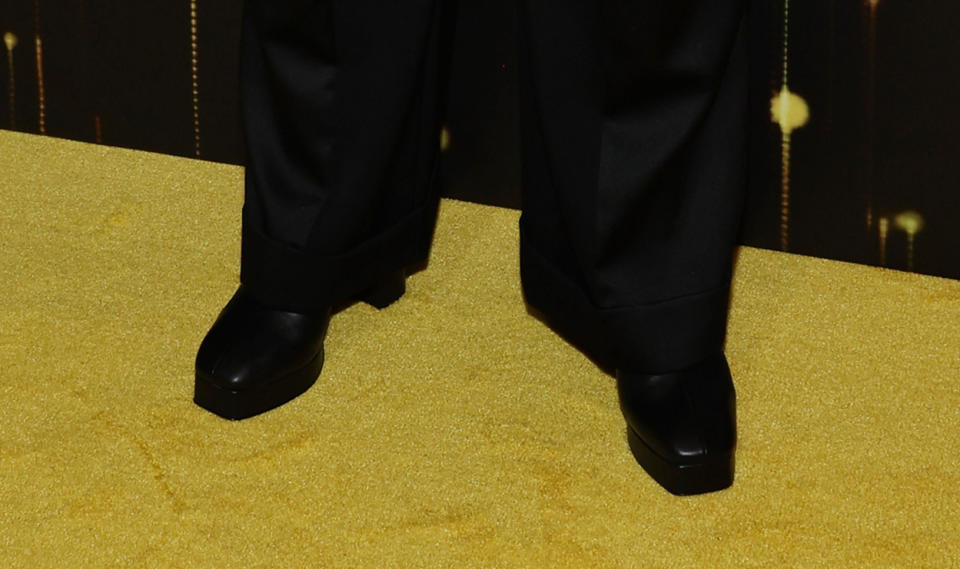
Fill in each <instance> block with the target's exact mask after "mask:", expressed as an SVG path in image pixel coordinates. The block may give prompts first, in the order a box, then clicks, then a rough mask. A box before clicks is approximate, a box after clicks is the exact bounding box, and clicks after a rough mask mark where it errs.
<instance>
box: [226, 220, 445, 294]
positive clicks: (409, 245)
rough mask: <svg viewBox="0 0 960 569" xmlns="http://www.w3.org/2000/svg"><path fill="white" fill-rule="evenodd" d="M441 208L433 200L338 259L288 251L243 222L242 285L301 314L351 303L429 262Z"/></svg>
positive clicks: (298, 251)
mask: <svg viewBox="0 0 960 569" xmlns="http://www.w3.org/2000/svg"><path fill="white" fill-rule="evenodd" d="M437 206H438V202H436V201H430V202H428V203H426V204H424V205H423V206H421V207H419V208H417V209H416V210H414V211H413V212H411V213H410V214H408V215H407V216H406V217H404V218H403V219H401V220H400V221H399V222H397V223H396V224H395V225H393V226H392V227H390V228H388V229H386V230H385V231H382V232H380V233H379V234H377V235H375V236H374V237H372V238H370V239H367V240H366V241H364V242H362V243H361V244H360V245H358V246H356V247H354V248H353V249H351V250H349V251H347V252H345V253H342V254H339V255H322V254H318V253H317V252H316V251H313V250H310V249H296V248H294V247H290V246H289V245H286V244H284V243H280V242H278V241H276V240H274V239H271V238H270V237H267V236H266V235H263V234H262V233H260V232H259V231H257V230H256V229H254V227H253V225H252V224H251V223H248V222H247V221H246V220H244V223H243V229H242V236H241V248H240V282H242V283H243V286H244V289H245V290H246V291H247V292H248V293H250V294H251V295H252V296H253V297H254V298H256V299H257V300H259V301H260V302H262V303H264V304H266V305H268V306H270V307H273V308H276V309H279V310H291V311H300V312H303V311H310V310H316V309H324V308H327V307H330V306H334V305H337V304H340V303H343V302H345V301H348V300H352V299H353V297H354V296H355V295H357V294H358V293H360V292H362V291H364V290H366V289H368V288H370V287H372V286H374V285H375V284H377V283H378V282H379V281H381V280H382V279H384V278H386V277H387V276H388V275H390V274H392V273H394V272H396V271H397V270H399V269H402V268H404V267H408V266H411V265H416V264H418V263H421V262H423V261H425V260H426V259H427V256H428V255H429V252H430V243H431V241H432V239H433V230H434V226H435V223H436V216H437Z"/></svg>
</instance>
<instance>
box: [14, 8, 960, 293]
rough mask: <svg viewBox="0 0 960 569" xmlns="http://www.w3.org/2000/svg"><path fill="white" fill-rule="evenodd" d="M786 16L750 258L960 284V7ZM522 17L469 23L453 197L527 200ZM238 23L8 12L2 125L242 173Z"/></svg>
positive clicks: (764, 135) (153, 11) (767, 55)
mask: <svg viewBox="0 0 960 569" xmlns="http://www.w3.org/2000/svg"><path fill="white" fill-rule="evenodd" d="M787 2H789V0H769V1H767V0H757V1H754V2H753V3H752V6H751V9H750V15H749V19H750V41H751V148H750V188H749V195H748V202H747V208H746V211H745V217H744V224H743V231H742V235H741V240H742V242H743V243H745V244H748V245H753V246H759V247H765V248H772V249H782V250H789V251H793V252H797V253H803V254H809V255H816V256H822V257H828V258H834V259H841V260H847V261H855V262H861V263H867V264H879V265H886V266H889V267H894V268H898V269H904V270H915V271H918V272H924V273H930V274H936V275H942V276H947V277H951V278H960V258H958V255H957V251H958V247H960V231H958V230H957V226H958V225H960V184H958V182H960V180H958V175H957V173H956V172H957V170H956V168H955V167H954V166H955V162H956V161H957V158H958V156H957V151H956V147H957V144H956V142H955V132H956V130H957V127H958V126H960V105H957V104H956V103H955V101H957V100H960V81H958V79H957V75H956V72H955V71H954V64H953V59H954V58H955V54H956V53H958V52H960V38H958V34H956V33H955V32H954V30H953V27H954V25H955V23H956V22H958V21H960V3H955V2H944V1H942V0H940V1H934V0H910V1H907V0H862V1H858V0H815V1H805V2H797V1H796V0H794V2H792V3H790V4H787ZM513 6H514V3H513V2H511V1H510V0H489V1H487V2H483V3H479V2H477V3H467V2H461V5H460V9H459V15H458V19H457V22H455V23H453V22H451V24H450V25H456V26H457V33H456V35H455V38H456V39H455V44H454V46H453V50H454V53H453V61H454V66H453V70H452V74H451V81H450V89H449V92H450V95H449V98H448V118H447V125H448V126H447V128H448V131H449V141H450V145H449V147H448V149H447V150H446V152H445V159H444V173H443V176H444V181H445V188H446V190H445V192H446V195H448V196H451V197H457V198H461V199H468V200H471V201H478V202H482V203H490V204H495V205H503V206H508V207H518V206H519V198H520V196H519V192H520V186H519V144H518V140H517V109H516V80H515V74H514V70H515V61H516V55H515V47H514V44H515V33H516V21H515V14H514V8H513ZM787 14H789V18H787ZM239 19H240V3H239V2H227V1H225V0H193V1H189V0H181V1H177V2H160V1H159V0H141V1H138V2H119V1H117V0H112V1H106V0H44V1H40V0H0V33H2V34H3V35H4V38H3V39H4V46H3V50H4V56H5V72H4V73H2V74H0V93H4V94H5V104H3V105H2V109H0V126H2V127H3V128H11V129H15V130H21V131H26V132H35V133H42V134H48V135H52V136H59V137H66V138H72V139H77V140H84V141H90V142H99V143H103V144H108V145H115V146H125V147H132V148H141V149H146V150H152V151H157V152H164V153H170V154H178V155H183V156H193V157H200V158H204V159H208V160H215V161H222V162H232V163H242V161H243V156H242V150H241V148H242V144H241V139H240V136H241V134H240V132H239V128H238V121H237V99H236V74H237V62H236V50H237V39H238V32H239ZM784 85H786V87H787V90H788V91H789V93H788V94H784V95H781V92H782V91H781V89H782V88H783V87H784ZM781 96H786V97H787V98H786V100H787V101H789V102H790V104H788V105H781V104H780V102H779V101H780V100H781V99H780V98H777V100H776V102H773V103H772V101H773V99H774V97H781ZM802 107H805V108H806V109H807V110H808V113H806V114H807V115H808V116H807V117H806V119H805V120H804V113H803V112H802V111H803V108H802ZM772 110H776V111H778V113H779V116H773V114H772Z"/></svg>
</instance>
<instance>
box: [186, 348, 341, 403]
mask: <svg viewBox="0 0 960 569" xmlns="http://www.w3.org/2000/svg"><path fill="white" fill-rule="evenodd" d="M322 368H323V349H322V348H321V350H320V352H318V353H317V355H316V356H314V358H313V359H312V360H310V361H309V362H307V364H306V365H304V366H303V367H301V368H300V369H296V370H294V371H292V372H290V373H288V374H286V375H284V376H283V377H281V378H279V379H277V380H276V381H272V382H270V383H267V384H264V385H258V386H257V387H256V388H255V389H245V390H242V391H233V390H230V389H224V388H223V387H220V386H218V385H217V384H216V383H214V382H213V381H211V380H210V379H209V378H208V377H206V374H204V373H201V372H198V373H197V374H196V381H195V382H194V388H193V402H194V403H196V404H197V405H199V406H200V407H203V408H204V409H206V410H207V411H210V412H211V413H215V414H217V415H220V416H221V417H223V418H224V419H233V420H239V419H246V418H247V417H252V416H254V415H259V414H260V413H263V412H264V411H269V410H270V409H273V408H274V407H279V406H280V405H283V404H284V403H286V402H287V401H290V400H291V399H293V398H294V397H296V396H298V395H300V394H301V393H303V392H304V391H306V390H308V389H310V387H311V386H313V384H314V383H316V381H317V378H318V377H319V376H320V370H321V369H322Z"/></svg>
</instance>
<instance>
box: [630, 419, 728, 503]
mask: <svg viewBox="0 0 960 569" xmlns="http://www.w3.org/2000/svg"><path fill="white" fill-rule="evenodd" d="M627 442H628V443H629V445H630V450H631V452H633V457H634V458H635V459H637V462H638V463H639V464H640V466H642V467H643V469H644V470H645V471H647V474H649V475H650V476H651V477H652V478H653V479H654V480H656V481H657V483H658V484H660V485H661V486H663V487H664V488H666V490H667V491H668V492H670V493H671V494H676V495H678V496H688V495H691V494H705V493H707V492H716V491H717V490H723V489H724V488H728V487H730V485H732V484H733V471H734V455H733V453H732V452H726V453H721V454H715V455H712V456H708V457H707V460H704V461H701V462H697V463H691V464H674V463H671V462H667V461H666V460H664V459H663V457H661V456H660V455H659V454H657V453H655V452H654V451H653V449H651V448H650V447H649V446H648V445H647V443H645V442H644V441H643V439H642V438H640V435H638V434H637V433H635V432H634V430H633V429H632V428H630V427H627Z"/></svg>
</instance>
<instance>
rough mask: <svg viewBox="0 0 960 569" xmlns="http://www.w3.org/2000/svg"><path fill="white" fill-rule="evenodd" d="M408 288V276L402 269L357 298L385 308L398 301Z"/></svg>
mask: <svg viewBox="0 0 960 569" xmlns="http://www.w3.org/2000/svg"><path fill="white" fill-rule="evenodd" d="M406 290H407V277H406V275H405V274H404V271H403V270H402V269H401V270H399V271H397V272H395V273H393V274H392V275H390V276H388V277H387V278H386V279H384V280H383V281H381V282H380V284H378V285H376V286H373V287H370V288H369V289H367V290H365V291H363V292H362V293H360V294H359V295H358V296H357V298H358V299H359V300H361V301H362V302H366V303H367V304H369V305H370V306H373V307H374V308H379V309H383V308H386V307H388V306H390V305H391V304H393V303H394V302H396V301H397V300H398V299H399V298H400V297H401V296H403V293H404V292H406Z"/></svg>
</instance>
